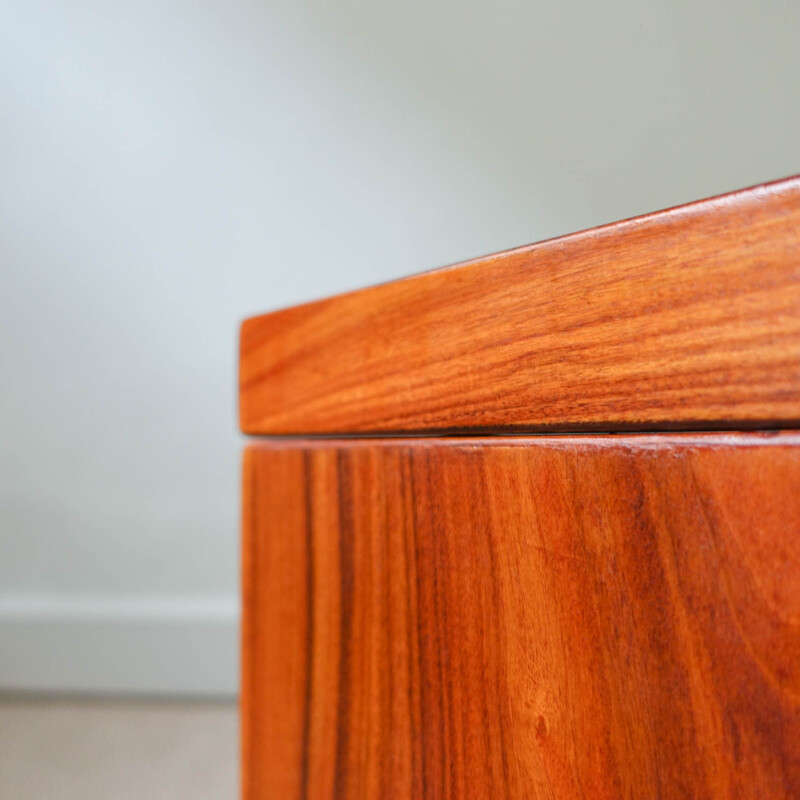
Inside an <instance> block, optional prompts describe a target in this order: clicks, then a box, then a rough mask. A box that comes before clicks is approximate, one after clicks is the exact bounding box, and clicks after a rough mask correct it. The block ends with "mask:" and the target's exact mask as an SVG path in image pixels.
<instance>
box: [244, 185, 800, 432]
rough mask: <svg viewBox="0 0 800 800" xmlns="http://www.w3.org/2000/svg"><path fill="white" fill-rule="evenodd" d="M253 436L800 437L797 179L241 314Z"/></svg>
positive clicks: (248, 428) (247, 418) (247, 424)
mask: <svg viewBox="0 0 800 800" xmlns="http://www.w3.org/2000/svg"><path fill="white" fill-rule="evenodd" d="M240 345H241V352H240V422H241V427H242V430H243V431H244V432H246V433H249V434H256V435H259V434H263V435H285V434H313V435H319V434H346V435H351V434H401V433H424V434H429V433H451V432H470V433H479V432H488V433H495V432H537V431H564V432H567V431H598V430H600V431H632V430H634V431H635V430H640V431H656V430H697V429H704V430H721V429H730V428H738V429H757V428H779V427H797V424H798V421H800V177H794V178H789V179H786V180H782V181H777V182H774V183H769V184H764V185H761V186H756V187H753V188H749V189H745V190H742V191H739V192H734V193H732V194H728V195H723V196H720V197H716V198H712V199H709V200H702V201H699V202H695V203H691V204H689V205H685V206H680V207H677V208H673V209H669V210H667V211H661V212H658V213H654V214H648V215H646V216H643V217H638V218H635V219H631V220H626V221H623V222H618V223H614V224H611V225H606V226H602V227H599V228H594V229H592V230H588V231H584V232H581V233H576V234H571V235H569V236H564V237H561V238H558V239H552V240H549V241H545V242H541V243H539V244H534V245H529V246H526V247H521V248H518V249H515V250H509V251H506V252H503V253H498V254H495V255H491V256H487V257H485V258H480V259H476V260H473V261H468V262H465V263H463V264H457V265H454V266H451V267H446V268H443V269H439V270H434V271H431V272H426V273H422V274H419V275H414V276H411V277H408V278H404V279H402V280H399V281H395V282H392V283H387V284H383V285H380V286H375V287H372V288H369V289H364V290H361V291H357V292H351V293H348V294H343V295H339V296H337V297H333V298H329V299H325V300H320V301H317V302H313V303H308V304H305V305H301V306H296V307H294V308H290V309H286V310H282V311H277V312H274V313H270V314H265V315H262V316H258V317H253V318H251V319H248V320H246V321H245V322H244V323H243V325H242V329H241V342H240Z"/></svg>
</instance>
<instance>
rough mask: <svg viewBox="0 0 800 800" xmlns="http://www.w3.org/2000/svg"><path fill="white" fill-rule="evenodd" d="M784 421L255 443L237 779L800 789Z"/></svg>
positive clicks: (799, 663)
mask: <svg viewBox="0 0 800 800" xmlns="http://www.w3.org/2000/svg"><path fill="white" fill-rule="evenodd" d="M698 302H699V301H698ZM631 324H633V323H632V322H631ZM798 445H800V435H798V434H795V433H785V434H777V435H774V436H769V435H761V434H704V435H700V434H697V435H689V434H687V435H677V434H675V435H670V434H664V435H618V436H566V437H555V436H542V437H528V438H522V437H513V438H493V439H464V440H461V439H439V440H436V439H427V440H403V439H396V440H384V441H370V440H364V441H353V440H349V441H347V440H344V441H310V440H309V441H302V440H294V441H280V440H276V441H265V442H263V443H259V444H253V445H251V446H250V447H249V448H248V449H247V451H246V454H245V475H244V491H245V494H244V498H245V501H244V509H245V525H244V533H245V538H244V552H243V563H244V573H243V579H244V629H243V686H242V693H243V694H242V698H243V699H242V703H243V706H242V715H243V716H242V725H243V742H242V746H243V759H244V773H243V781H244V797H245V800H273V799H278V798H279V799H280V800H305V799H306V798H320V799H321V798H342V799H343V798H356V797H358V798H373V797H374V798H398V799H399V800H406V799H407V798H408V799H410V798H431V800H444V798H499V797H503V798H512V799H515V798H520V799H521V798H526V799H528V798H550V799H551V800H553V799H555V800H561V799H562V798H563V800H573V798H580V797H585V798H642V797H659V798H662V800H669V799H670V798H743V799H744V798H748V799H752V798H796V797H800V568H799V566H800V448H799V447H798Z"/></svg>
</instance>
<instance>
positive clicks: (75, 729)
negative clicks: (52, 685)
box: [0, 695, 239, 800]
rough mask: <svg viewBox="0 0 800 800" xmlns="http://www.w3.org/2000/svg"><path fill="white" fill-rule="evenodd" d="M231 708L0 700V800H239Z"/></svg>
mask: <svg viewBox="0 0 800 800" xmlns="http://www.w3.org/2000/svg"><path fill="white" fill-rule="evenodd" d="M238 736H239V734H238V712H237V708H236V705H235V704H234V703H224V702H218V703H209V702H195V703H179V702H166V701H164V702H162V701H136V700H75V699H72V700H68V699H55V700H52V699H46V698H15V697H8V696H2V695H0V800H56V798H57V799H58V800H79V799H80V800H106V798H109V799H110V798H113V799H114V800H134V798H135V800H145V798H146V799H147V800H161V799H162V798H163V799H164V800H167V799H168V800H183V798H190V800H206V798H208V800H211V798H213V800H235V798H237V797H238V793H239V792H238V766H237V758H238V755H237V751H238Z"/></svg>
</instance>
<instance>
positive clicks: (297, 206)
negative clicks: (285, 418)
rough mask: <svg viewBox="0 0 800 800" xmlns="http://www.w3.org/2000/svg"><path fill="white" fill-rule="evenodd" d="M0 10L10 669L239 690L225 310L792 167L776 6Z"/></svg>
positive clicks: (1, 585)
mask: <svg viewBox="0 0 800 800" xmlns="http://www.w3.org/2000/svg"><path fill="white" fill-rule="evenodd" d="M0 23H1V24H0V108H1V109H2V111H1V112H0V421H1V423H2V431H1V432H0V434H1V435H0V686H3V685H5V686H17V687H28V688H47V687H54V686H55V687H61V688H77V689H82V690H88V689H92V688H93V687H95V688H102V689H127V690H136V689H140V690H159V689H161V690H163V691H173V690H175V689H176V688H177V687H179V686H180V680H178V679H176V677H175V676H176V675H186V676H187V677H186V683H185V688H186V689H187V691H193V692H203V691H222V692H225V691H232V690H233V688H234V686H235V620H236V613H237V612H236V591H237V563H238V533H237V527H238V452H239V449H240V446H241V441H240V439H239V438H238V437H237V434H236V432H235V388H234V387H235V347H236V342H235V337H236V329H237V324H238V321H239V320H240V319H241V318H242V317H244V316H246V315H248V314H252V313H255V312H258V311H263V310H267V309H270V308H276V307H279V306H283V305H287V304H291V303H296V302H299V301H302V300H307V299H311V298H313V297H317V296H321V295H325V294H329V293H332V292H338V291H341V290H344V289H349V288H354V287H357V286H360V285H364V284H369V283H373V282H376V281H382V280H386V279H388V278H392V277H395V276H399V275H402V274H406V273H409V272H413V271H418V270H421V269H427V268H430V267H433V266H437V265H440V264H443V263H448V262H452V261H456V260H459V259H462V258H467V257H471V256H475V255H478V254H481V253H486V252H490V251H493V250H497V249H500V248H504V247H509V246H513V245H518V244H522V243H525V242H528V241H532V240H536V239H540V238H545V237H549V236H553V235H556V234H561V233H565V232H568V231H570V230H575V229H580V228H582V227H588V226H591V225H595V224H598V223H601V222H606V221H610V220H613V219H616V218H620V217H624V216H630V215H633V214H636V213H641V212H645V211H650V210H655V209H657V208H660V207H664V206H667V205H671V204H675V203H679V202H683V201H687V200H691V199H694V198H697V197H700V196H706V195H709V194H714V193H717V192H721V191H726V190H730V189H734V188H738V187H739V186H743V185H747V184H751V183H756V182H759V181H762V180H768V179H771V178H777V177H781V176H784V175H787V174H791V173H792V172H796V171H800V158H799V157H798V156H799V154H800V150H798V145H797V142H798V131H799V130H800V102H798V100H799V99H800V47H798V42H800V5H799V4H797V3H796V2H793V0H786V2H764V3H759V4H755V3H751V2H741V1H740V0H736V1H735V2H725V3H723V2H705V3H702V2H701V3H695V4H688V3H663V2H659V3H641V2H639V3H621V2H610V3H603V4H596V3H590V2H587V1H586V0H584V2H580V3H573V2H562V3H547V4H535V3H521V2H520V3H516V2H510V1H509V0H505V2H498V1H497V0H494V2H481V3H479V2H471V3H470V2H468V3H464V2H459V3H456V2H444V3H435V4H431V3H429V2H425V3H423V2H421V0H412V1H411V2H406V3H393V4H386V3H375V2H367V0H351V1H350V2H328V3H298V2H293V3H288V2H287V3H283V2H269V0H251V1H249V2H247V1H244V0H238V1H236V0H235V1H234V2H205V3H204V2H197V0H186V2H179V0H138V1H137V2H131V1H130V0H122V1H121V2H112V3H100V2H93V3H53V2H41V0H25V1H24V2H23V0H15V2H10V3H9V2H5V3H2V4H0ZM204 620H205V621H204ZM204 626H205V627H204ZM54 631H55V632H54ZM64 631H67V632H69V631H72V632H73V633H68V634H67V635H65V634H64ZM165 631H169V632H170V633H169V635H166V634H165ZM203 631H206V633H203ZM119 637H122V640H120V638H119ZM120 641H122V642H123V643H122V644H120ZM126 648H128V650H129V651H130V653H131V654H132V656H131V659H132V662H131V663H132V664H133V666H132V667H125V668H123V666H121V661H120V658H119V654H120V652H122V651H125V652H127V650H126ZM220 653H223V654H227V655H224V656H220ZM137 659H138V660H137ZM43 665H46V666H43ZM193 665H194V666H193ZM198 665H200V666H198ZM192 669H194V670H195V672H194V673H192V674H191V675H189V674H188V672H191V670H192ZM187 671H188V672H187Z"/></svg>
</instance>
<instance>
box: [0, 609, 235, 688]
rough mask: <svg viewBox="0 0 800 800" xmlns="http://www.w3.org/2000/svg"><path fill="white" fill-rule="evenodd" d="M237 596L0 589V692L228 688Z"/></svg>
mask: <svg viewBox="0 0 800 800" xmlns="http://www.w3.org/2000/svg"><path fill="white" fill-rule="evenodd" d="M238 628H239V604H238V601H237V599H236V598H220V599H208V598H202V597H200V598H191V597H189V598H151V597H132V598H124V599H119V598H113V597H83V598H73V597H61V596H45V597H30V596H2V595H0V691H26V692H78V693H91V694H110V693H111V694H117V693H120V694H140V695H141V694H148V695H172V696H180V695H182V696H208V697H212V696H213V697H234V696H235V695H236V694H238V687H239V666H238V664H239V630H238Z"/></svg>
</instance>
